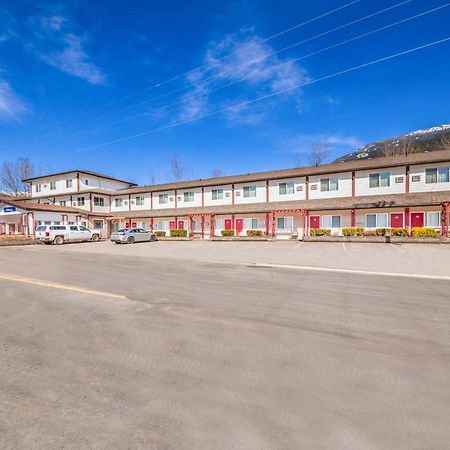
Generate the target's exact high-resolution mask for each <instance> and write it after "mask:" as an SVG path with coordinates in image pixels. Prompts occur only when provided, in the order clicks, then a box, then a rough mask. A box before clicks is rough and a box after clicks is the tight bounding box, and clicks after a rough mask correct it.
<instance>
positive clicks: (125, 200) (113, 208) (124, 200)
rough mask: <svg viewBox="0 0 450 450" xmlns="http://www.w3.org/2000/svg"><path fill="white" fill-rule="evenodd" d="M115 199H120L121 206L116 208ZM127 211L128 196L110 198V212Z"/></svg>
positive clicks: (128, 207)
mask: <svg viewBox="0 0 450 450" xmlns="http://www.w3.org/2000/svg"><path fill="white" fill-rule="evenodd" d="M116 199H122V206H116ZM129 209H130V206H129V201H128V195H115V196H114V197H111V212H117V211H128V210H129Z"/></svg>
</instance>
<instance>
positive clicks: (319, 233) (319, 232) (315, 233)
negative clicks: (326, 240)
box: [309, 228, 331, 236]
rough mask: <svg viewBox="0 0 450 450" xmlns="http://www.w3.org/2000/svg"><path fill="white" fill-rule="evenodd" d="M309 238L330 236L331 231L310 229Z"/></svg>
mask: <svg viewBox="0 0 450 450" xmlns="http://www.w3.org/2000/svg"><path fill="white" fill-rule="evenodd" d="M309 235H310V236H331V230H329V229H328V228H311V229H310V230H309Z"/></svg>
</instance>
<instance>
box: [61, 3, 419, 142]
mask: <svg viewBox="0 0 450 450" xmlns="http://www.w3.org/2000/svg"><path fill="white" fill-rule="evenodd" d="M412 1H414V0H402V1H401V2H399V3H396V4H395V5H391V6H389V7H386V8H383V9H381V10H379V11H376V12H374V13H371V14H368V15H366V16H364V17H361V18H359V19H356V20H352V21H350V22H347V23H345V24H343V25H340V26H338V27H335V28H332V29H330V30H327V31H324V32H321V33H319V34H316V35H313V36H310V37H308V38H306V39H303V40H301V41H298V42H295V43H293V44H290V45H288V46H287V47H283V48H281V49H280V50H276V51H273V52H271V53H268V54H266V55H264V56H262V57H260V58H256V59H254V60H251V61H247V62H246V63H244V64H241V65H239V66H237V67H236V70H237V69H241V68H243V67H247V66H251V65H252V64H255V63H258V62H261V61H264V60H265V59H267V58H269V57H271V56H275V55H277V54H279V53H282V52H284V51H286V50H291V49H293V48H295V47H298V46H300V45H302V44H305V43H307V42H311V41H313V40H316V39H318V38H321V37H323V36H326V35H328V34H331V33H333V32H335V31H339V30H342V29H344V28H348V27H349V26H351V25H354V24H356V23H359V22H362V21H364V20H367V19H370V18H372V17H375V16H377V15H380V14H383V13H385V12H387V11H390V10H392V9H395V8H398V7H400V6H403V5H405V4H407V3H411V2H412ZM334 11H335V10H333V11H331V12H334ZM331 12H329V13H326V14H327V15H328V14H331ZM271 38H272V37H269V38H266V39H263V40H262V42H264V41H266V40H268V39H271ZM241 51H242V49H240V50H239V51H236V52H232V53H230V54H229V55H226V56H225V57H223V58H218V59H217V60H216V61H220V60H221V59H225V58H227V57H229V56H231V55H233V54H236V53H239V52H241ZM207 65H211V64H205V65H203V66H199V68H201V67H205V66H207ZM199 68H197V69H194V70H199ZM223 73H225V71H222V72H219V73H217V74H215V75H212V76H210V77H207V78H204V79H203V80H198V82H203V83H205V82H207V81H211V80H214V79H216V78H220V77H221V76H222V75H223ZM190 86H195V84H193V83H190V84H188V85H187V86H182V87H180V88H177V89H173V90H171V91H169V92H166V93H164V94H161V95H158V96H156V97H152V98H150V99H146V100H143V101H141V102H138V103H133V104H131V105H128V106H125V107H123V108H120V109H116V110H115V111H110V112H107V113H104V114H100V115H98V116H96V117H93V118H90V119H88V122H92V121H94V120H98V119H102V118H105V117H109V116H112V115H115V114H118V113H120V112H124V111H128V110H130V109H134V108H137V107H139V106H142V105H146V104H148V103H151V102H153V101H155V100H160V99H162V98H165V97H168V96H170V95H172V94H175V93H178V92H182V91H185V90H186V89H187V88H189V87H190ZM171 105H173V104H171ZM164 108H165V107H161V109H164ZM159 109H160V108H158V110H159ZM139 115H140V114H139ZM85 123H86V122H85ZM118 123H121V120H120V121H118ZM75 127H78V125H76V126H75ZM100 128H103V127H100ZM96 129H98V128H96ZM76 135H78V133H75V134H72V135H70V136H76ZM64 139H65V138H64V137H63V138H61V139H58V140H57V141H56V142H58V141H60V140H64Z"/></svg>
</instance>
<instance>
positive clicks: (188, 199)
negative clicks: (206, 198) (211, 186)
mask: <svg viewBox="0 0 450 450" xmlns="http://www.w3.org/2000/svg"><path fill="white" fill-rule="evenodd" d="M184 201H185V202H193V201H194V193H193V192H185V193H184Z"/></svg>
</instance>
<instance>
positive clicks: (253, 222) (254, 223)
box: [244, 219, 258, 230]
mask: <svg viewBox="0 0 450 450" xmlns="http://www.w3.org/2000/svg"><path fill="white" fill-rule="evenodd" d="M244 228H245V229H246V230H254V229H256V228H258V219H244Z"/></svg>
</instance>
